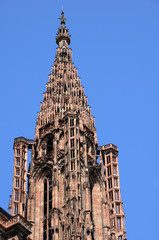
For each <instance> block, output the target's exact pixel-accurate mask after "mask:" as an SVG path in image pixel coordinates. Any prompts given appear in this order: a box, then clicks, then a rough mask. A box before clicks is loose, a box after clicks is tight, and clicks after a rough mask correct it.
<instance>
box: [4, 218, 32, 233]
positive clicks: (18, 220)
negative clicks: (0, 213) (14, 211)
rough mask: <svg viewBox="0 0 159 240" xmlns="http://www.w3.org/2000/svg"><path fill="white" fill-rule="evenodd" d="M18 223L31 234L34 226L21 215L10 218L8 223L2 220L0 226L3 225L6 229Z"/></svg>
mask: <svg viewBox="0 0 159 240" xmlns="http://www.w3.org/2000/svg"><path fill="white" fill-rule="evenodd" d="M16 223H20V224H21V225H22V226H24V227H25V228H26V229H27V230H28V231H30V232H31V227H32V224H31V223H30V222H28V221H27V220H26V219H25V218H23V217H22V216H20V215H16V216H13V217H11V218H9V219H8V220H7V221H3V220H0V224H1V225H3V226H4V227H5V228H9V227H11V226H12V225H14V224H16Z"/></svg>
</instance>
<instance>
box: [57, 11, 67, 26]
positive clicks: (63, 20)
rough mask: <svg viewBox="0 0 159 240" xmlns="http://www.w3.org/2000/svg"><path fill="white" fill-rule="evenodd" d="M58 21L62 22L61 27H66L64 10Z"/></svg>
mask: <svg viewBox="0 0 159 240" xmlns="http://www.w3.org/2000/svg"><path fill="white" fill-rule="evenodd" d="M58 19H60V20H61V25H65V20H67V18H65V17H64V12H63V10H62V12H61V17H60V18H58Z"/></svg>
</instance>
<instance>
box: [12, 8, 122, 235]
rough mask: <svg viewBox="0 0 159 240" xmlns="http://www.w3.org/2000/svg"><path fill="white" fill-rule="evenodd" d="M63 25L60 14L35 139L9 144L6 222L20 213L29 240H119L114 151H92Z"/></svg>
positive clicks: (94, 145) (90, 120) (90, 124)
mask: <svg viewBox="0 0 159 240" xmlns="http://www.w3.org/2000/svg"><path fill="white" fill-rule="evenodd" d="M65 20H66V18H65V17H64V13H63V12H62V13H61V17H60V21H61V26H60V28H59V29H58V33H57V35H56V43H57V44H58V48H57V50H56V57H55V61H54V66H53V67H52V69H51V73H50V75H49V81H48V83H47V84H46V92H45V93H44V95H43V102H42V103H41V106H40V112H39V113H38V116H37V123H36V129H35V139H34V140H29V139H26V138H24V137H19V138H16V139H15V140H14V173H13V192H12V201H11V202H10V206H9V207H10V209H11V213H12V215H13V216H14V215H17V214H20V215H21V216H23V217H24V218H26V219H27V221H29V222H30V223H31V224H32V230H31V231H32V233H31V234H30V235H29V238H28V239H31V240H75V239H77V240H86V239H87V240H110V239H116V240H125V239H126V233H125V229H124V219H125V214H124V211H123V206H122V201H121V194H120V182H119V171H118V148H117V147H116V146H115V145H113V144H107V145H103V146H98V142H97V135H96V128H95V123H94V117H93V116H92V115H91V109H90V107H89V105H88V103H87V98H86V96H85V95H84V88H83V87H82V86H81V81H80V78H79V77H78V74H77V69H76V68H75V67H74V65H73V62H72V50H71V49H70V48H69V45H70V41H71V37H70V35H69V31H68V29H67V28H66V26H65ZM28 149H31V151H32V153H31V163H30V166H29V170H28V172H27V151H28ZM98 159H99V161H98ZM27 178H28V189H27V186H26V185H27V184H26V183H27Z"/></svg>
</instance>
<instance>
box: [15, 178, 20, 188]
mask: <svg viewBox="0 0 159 240" xmlns="http://www.w3.org/2000/svg"><path fill="white" fill-rule="evenodd" d="M15 186H16V187H19V178H16V179H15Z"/></svg>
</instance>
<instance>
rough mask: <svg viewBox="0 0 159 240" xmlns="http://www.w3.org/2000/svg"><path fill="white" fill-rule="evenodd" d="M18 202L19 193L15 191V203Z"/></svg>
mask: <svg viewBox="0 0 159 240" xmlns="http://www.w3.org/2000/svg"><path fill="white" fill-rule="evenodd" d="M18 200H19V192H18V191H15V201H18Z"/></svg>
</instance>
